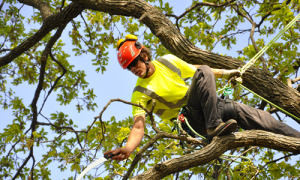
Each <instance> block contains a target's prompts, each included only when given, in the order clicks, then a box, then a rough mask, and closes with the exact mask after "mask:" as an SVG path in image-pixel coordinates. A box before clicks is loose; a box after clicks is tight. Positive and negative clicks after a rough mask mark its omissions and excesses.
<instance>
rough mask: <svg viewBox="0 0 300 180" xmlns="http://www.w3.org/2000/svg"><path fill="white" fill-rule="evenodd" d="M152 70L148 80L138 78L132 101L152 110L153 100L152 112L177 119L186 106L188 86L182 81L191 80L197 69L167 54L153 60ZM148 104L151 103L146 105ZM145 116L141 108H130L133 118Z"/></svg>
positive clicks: (163, 117) (165, 117) (166, 117)
mask: <svg viewBox="0 0 300 180" xmlns="http://www.w3.org/2000/svg"><path fill="white" fill-rule="evenodd" d="M152 63H153V64H154V66H155V71H154V73H153V75H152V76H150V77H149V78H138V80H137V83H136V86H135V88H134V90H133V93H132V97H131V102H133V103H137V104H139V103H140V104H141V105H142V106H144V107H146V108H147V109H150V108H151V105H152V103H151V100H152V99H155V100H156V106H155V107H154V111H153V112H154V113H155V114H156V115H157V116H159V117H160V118H161V119H171V118H175V117H177V114H178V112H179V110H180V108H181V107H182V106H183V105H185V104H186V100H187V92H188V86H187V85H186V83H185V82H184V80H183V78H188V77H193V76H194V74H195V71H196V68H195V67H194V66H193V65H191V64H188V63H186V62H185V61H183V60H181V59H179V58H178V57H176V56H174V55H172V54H169V55H165V56H163V57H161V58H158V59H157V60H155V61H152ZM149 102H150V103H149ZM141 114H145V111H144V110H143V109H141V108H140V107H136V106H132V115H133V116H137V115H141Z"/></svg>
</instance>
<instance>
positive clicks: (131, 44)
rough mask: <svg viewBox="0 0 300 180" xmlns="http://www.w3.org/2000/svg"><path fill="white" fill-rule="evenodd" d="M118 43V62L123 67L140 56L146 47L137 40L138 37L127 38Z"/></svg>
mask: <svg viewBox="0 0 300 180" xmlns="http://www.w3.org/2000/svg"><path fill="white" fill-rule="evenodd" d="M118 44H119V45H118V62H119V64H120V65H121V67H122V68H123V69H125V68H126V67H127V66H128V65H129V64H130V63H131V62H132V61H133V60H134V59H135V58H136V57H138V56H139V55H140V54H141V51H142V49H143V48H144V46H143V45H142V44H141V43H139V42H137V39H125V40H124V41H122V42H120V43H119V42H118Z"/></svg>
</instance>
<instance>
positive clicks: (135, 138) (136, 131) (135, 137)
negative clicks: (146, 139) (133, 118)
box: [125, 128, 144, 153]
mask: <svg viewBox="0 0 300 180" xmlns="http://www.w3.org/2000/svg"><path fill="white" fill-rule="evenodd" d="M143 136H144V128H141V129H140V128H132V130H131V132H130V134H129V138H128V141H127V143H126V145H125V148H127V149H128V150H130V152H131V153H132V152H133V151H134V150H135V149H136V148H137V147H138V145H139V144H140V143H141V141H142V139H143Z"/></svg>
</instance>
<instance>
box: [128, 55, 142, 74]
mask: <svg viewBox="0 0 300 180" xmlns="http://www.w3.org/2000/svg"><path fill="white" fill-rule="evenodd" d="M132 63H133V65H132ZM132 63H130V64H129V68H128V70H130V71H131V72H132V73H133V74H134V75H136V76H138V77H139V78H143V77H144V76H145V74H146V72H147V68H146V64H145V63H144V62H142V61H141V60H140V59H139V60H137V62H132Z"/></svg>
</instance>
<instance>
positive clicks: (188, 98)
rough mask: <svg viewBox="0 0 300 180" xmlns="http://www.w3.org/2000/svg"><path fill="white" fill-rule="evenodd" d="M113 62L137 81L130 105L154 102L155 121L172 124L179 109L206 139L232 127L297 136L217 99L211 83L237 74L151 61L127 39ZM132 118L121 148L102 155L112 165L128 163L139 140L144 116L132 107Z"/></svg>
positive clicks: (170, 59) (172, 59) (169, 58)
mask: <svg viewBox="0 0 300 180" xmlns="http://www.w3.org/2000/svg"><path fill="white" fill-rule="evenodd" d="M117 56H118V61H119V63H120V65H121V67H122V68H123V69H125V68H126V69H128V70H129V71H131V72H132V73H133V74H134V75H136V76H138V80H137V83H136V86H135V88H134V90H133V93H132V98H131V101H132V102H133V103H136V104H141V105H142V106H144V107H147V108H148V109H150V108H151V103H149V102H151V100H152V99H155V100H156V106H155V108H154V111H153V112H154V113H155V114H156V115H157V116H159V117H160V118H161V119H172V118H176V117H177V115H178V113H179V110H180V109H181V107H183V106H184V107H186V109H187V112H188V113H187V119H188V121H189V124H190V125H191V126H192V127H193V128H194V130H196V131H197V132H198V133H199V134H201V135H203V136H206V137H208V138H210V139H212V138H213V137H214V136H221V135H225V134H230V133H231V132H234V131H235V130H236V128H237V125H239V126H240V127H241V128H243V129H245V130H250V129H260V130H265V131H270V132H273V133H278V134H282V135H286V136H292V137H299V138H300V132H298V131H297V130H295V129H293V128H291V127H290V126H288V125H286V124H284V123H282V122H280V121H277V120H276V119H275V118H274V117H273V116H272V115H271V114H270V113H268V112H266V111H263V110H260V109H255V108H253V107H250V106H247V105H244V104H241V103H238V102H235V101H232V100H225V99H222V98H219V97H217V94H216V82H215V78H225V79H230V78H231V77H233V76H236V75H238V74H239V71H238V70H225V69H214V68H210V67H209V66H207V65H191V64H188V63H186V62H185V61H183V60H181V59H180V58H178V57H176V56H174V55H172V54H168V55H165V56H162V57H160V58H158V59H156V60H154V61H151V54H150V51H149V49H147V48H146V47H144V46H143V45H142V44H141V43H139V42H137V37H136V36H133V35H127V36H126V38H125V40H123V39H121V40H119V41H118V55H117ZM188 77H193V80H192V83H191V85H190V87H188V86H187V85H186V83H185V82H184V80H183V78H188ZM132 114H133V117H134V119H133V121H134V124H133V127H132V130H131V132H130V134H129V138H128V141H127V143H126V145H125V147H124V148H117V149H114V150H110V151H107V152H105V153H104V154H107V153H110V152H112V153H113V154H118V153H120V154H119V155H118V156H114V157H113V159H115V160H124V159H126V158H128V157H129V155H130V154H131V153H132V152H133V151H134V150H135V149H136V147H137V146H138V145H139V144H140V142H141V141H142V138H143V136H144V128H145V111H144V110H142V109H141V108H139V107H136V106H133V107H132Z"/></svg>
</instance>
